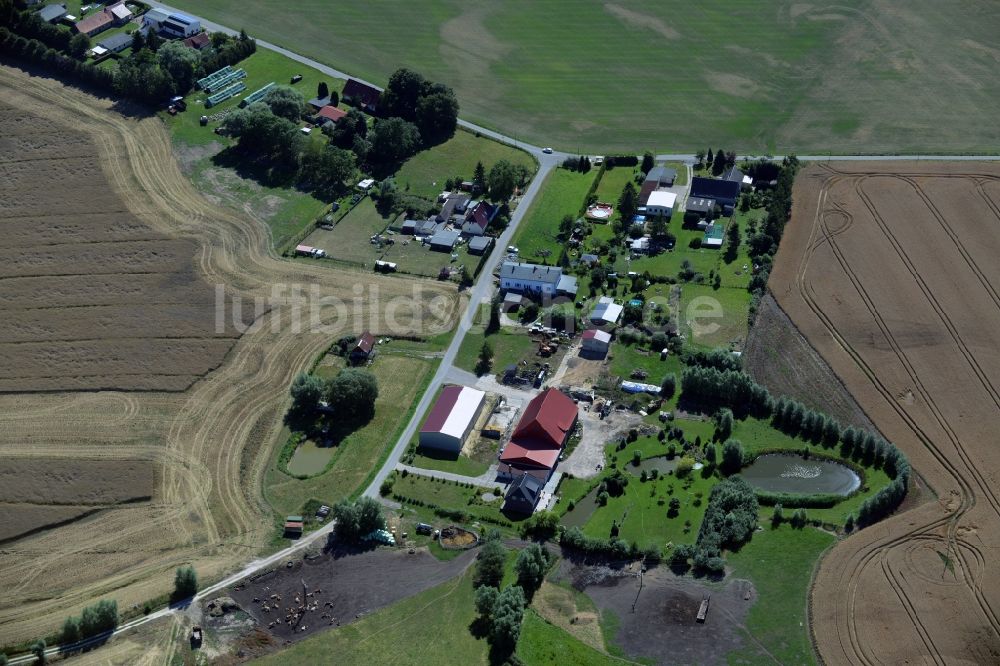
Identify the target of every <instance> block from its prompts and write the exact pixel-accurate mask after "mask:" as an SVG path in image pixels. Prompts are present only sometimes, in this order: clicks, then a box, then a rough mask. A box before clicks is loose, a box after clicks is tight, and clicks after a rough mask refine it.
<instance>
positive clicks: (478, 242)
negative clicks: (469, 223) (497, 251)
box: [469, 236, 493, 254]
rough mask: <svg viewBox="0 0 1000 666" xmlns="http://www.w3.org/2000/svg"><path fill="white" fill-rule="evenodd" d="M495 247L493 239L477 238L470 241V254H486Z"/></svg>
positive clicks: (487, 237) (486, 237)
mask: <svg viewBox="0 0 1000 666" xmlns="http://www.w3.org/2000/svg"><path fill="white" fill-rule="evenodd" d="M492 246H493V239H492V238H490V237H489V236H476V237H475V238H473V239H472V240H470V241H469V254H486V252H487V251H489V249H490V248H491V247H492Z"/></svg>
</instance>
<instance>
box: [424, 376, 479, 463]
mask: <svg viewBox="0 0 1000 666" xmlns="http://www.w3.org/2000/svg"><path fill="white" fill-rule="evenodd" d="M485 399H486V393H484V392H483V391H479V390H477V389H474V388H469V387H468V386H446V387H444V389H443V390H442V391H441V395H440V396H439V397H438V399H437V402H435V403H434V407H433V408H432V409H431V412H430V414H428V415H427V420H426V421H424V425H423V427H422V428H420V446H421V447H423V448H428V449H435V450H437V451H445V452H447V453H455V454H457V453H459V452H460V451H461V450H462V444H463V443H464V442H465V438H466V437H467V436H468V435H469V432H470V431H471V430H472V427H473V426H474V425H475V423H476V418H477V417H478V416H479V410H480V409H481V408H482V406H483V402H484V401H485Z"/></svg>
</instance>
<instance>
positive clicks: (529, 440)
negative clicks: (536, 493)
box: [500, 388, 577, 478]
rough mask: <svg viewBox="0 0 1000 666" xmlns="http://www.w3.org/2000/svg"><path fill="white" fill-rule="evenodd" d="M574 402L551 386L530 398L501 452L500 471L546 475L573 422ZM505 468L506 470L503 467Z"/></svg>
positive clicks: (571, 430) (557, 458)
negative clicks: (508, 441)
mask: <svg viewBox="0 0 1000 666" xmlns="http://www.w3.org/2000/svg"><path fill="white" fill-rule="evenodd" d="M576 419H577V411H576V403H574V402H573V400H572V399H570V398H569V397H568V396H567V395H566V394H564V393H562V392H561V391H558V390H556V389H554V388H550V389H546V390H544V391H542V392H541V393H539V394H538V395H536V396H535V397H534V398H532V400H531V402H529V403H528V407H527V409H525V410H524V414H523V415H522V416H521V420H520V421H519V422H518V424H517V428H515V429H514V434H513V435H511V438H510V443H508V444H507V446H506V448H504V450H503V453H502V454H501V455H500V463H501V471H506V472H508V473H510V474H512V475H515V474H516V473H517V472H528V473H531V474H533V475H534V476H543V477H544V478H548V476H549V475H550V474H551V473H552V470H553V469H554V468H555V466H556V463H557V462H558V461H559V454H560V452H562V449H563V447H564V446H565V445H566V440H567V439H569V436H570V433H572V432H573V427H574V426H575V425H576ZM505 467H506V469H505Z"/></svg>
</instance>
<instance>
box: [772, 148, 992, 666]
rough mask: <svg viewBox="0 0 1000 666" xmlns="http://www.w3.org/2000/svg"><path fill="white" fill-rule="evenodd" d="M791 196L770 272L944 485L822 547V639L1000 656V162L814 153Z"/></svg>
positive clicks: (816, 591) (876, 648)
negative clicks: (821, 158) (838, 159)
mask: <svg viewBox="0 0 1000 666" xmlns="http://www.w3.org/2000/svg"><path fill="white" fill-rule="evenodd" d="M794 199H795V208H794V211H793V219H792V221H791V222H790V223H789V226H788V228H787V230H786V233H785V238H784V240H783V241H782V246H781V250H780V251H779V253H778V257H777V261H776V264H775V269H774V271H773V272H772V274H771V283H770V285H771V289H772V291H773V293H774V295H775V297H776V298H777V300H778V302H779V303H780V305H781V306H782V308H784V310H785V312H787V313H788V315H789V316H790V317H791V319H792V320H793V321H794V322H795V324H796V325H797V326H798V327H799V329H800V330H801V331H802V332H803V333H804V334H805V336H806V337H807V338H808V339H809V341H810V342H811V343H812V344H813V345H814V346H815V347H816V348H817V350H818V351H819V352H820V354H821V355H822V356H823V357H824V359H826V361H827V362H828V363H829V364H830V366H831V367H832V368H833V370H834V371H835V372H836V373H837V375H838V376H839V377H840V378H841V379H842V380H843V381H844V383H845V384H846V386H847V387H848V388H849V389H850V391H851V393H852V394H853V395H854V396H855V397H856V398H857V400H858V402H859V404H860V405H861V407H862V408H863V409H864V410H865V412H866V413H867V414H868V415H869V416H870V417H871V418H872V420H873V421H874V423H875V424H876V426H878V428H879V429H880V430H881V431H882V432H883V433H884V434H885V435H886V436H887V437H888V438H889V439H890V440H892V441H893V442H895V443H896V444H897V445H899V446H900V447H901V448H902V449H903V450H904V451H905V452H906V453H907V454H908V455H909V457H910V460H911V462H912V464H913V466H914V468H915V470H916V471H917V472H918V473H919V474H920V475H921V476H922V477H923V478H924V479H925V480H926V481H927V482H928V483H929V484H930V486H931V488H932V489H933V490H934V491H935V493H936V495H937V498H938V501H936V502H928V503H925V504H922V505H920V506H918V507H916V508H914V509H912V510H910V511H907V512H905V513H902V514H898V515H896V516H894V517H892V518H891V519H889V520H886V521H883V522H881V523H878V524H876V525H874V526H872V527H869V528H867V529H865V530H862V531H861V532H860V533H858V534H856V535H854V536H852V537H850V538H848V539H846V540H845V541H843V542H842V543H840V544H839V545H837V546H836V547H835V548H834V549H833V550H832V551H831V552H830V553H829V554H828V555H827V557H826V558H825V559H824V561H823V562H822V565H821V567H820V569H819V572H818V574H817V579H816V581H815V585H814V588H813V591H812V595H811V616H812V621H813V631H814V635H815V638H816V641H817V646H818V648H819V651H820V654H821V655H822V657H823V659H824V660H825V661H826V662H827V663H829V664H842V663H843V664H847V663H850V664H880V663H884V664H888V663H911V664H912V663H935V664H944V663H949V664H953V663H997V661H998V660H1000V579H998V578H997V577H996V576H995V575H993V564H994V563H995V561H996V554H997V552H998V548H1000V494H998V490H997V478H998V472H1000V454H998V449H997V447H996V431H997V426H998V424H1000V419H998V412H1000V391H998V387H1000V381H998V380H997V377H1000V355H998V354H997V349H998V348H1000V332H998V331H1000V263H998V262H997V259H996V258H997V256H1000V167H998V166H995V165H980V164H954V163H953V164H935V163H909V164H900V163H882V164H879V163H866V164H856V165H847V164H845V165H837V166H836V167H831V166H827V165H814V166H811V167H809V168H807V169H805V170H804V171H803V172H802V174H801V175H800V176H799V179H798V180H797V181H796V186H795V192H794ZM946 559H947V560H949V561H950V562H951V563H952V565H953V568H954V572H953V573H952V571H950V570H949V568H948V566H946V564H945V560H946Z"/></svg>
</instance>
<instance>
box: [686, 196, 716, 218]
mask: <svg viewBox="0 0 1000 666" xmlns="http://www.w3.org/2000/svg"><path fill="white" fill-rule="evenodd" d="M684 210H685V212H686V213H694V214H695V215H697V216H698V217H712V216H713V215H714V213H715V200H714V199H704V198H702V197H688V200H687V203H686V204H684Z"/></svg>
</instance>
